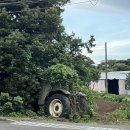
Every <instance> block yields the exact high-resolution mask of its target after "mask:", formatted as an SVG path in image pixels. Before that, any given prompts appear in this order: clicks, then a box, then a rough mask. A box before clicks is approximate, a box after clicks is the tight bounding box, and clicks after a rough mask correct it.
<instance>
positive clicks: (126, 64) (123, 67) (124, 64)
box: [98, 59, 130, 71]
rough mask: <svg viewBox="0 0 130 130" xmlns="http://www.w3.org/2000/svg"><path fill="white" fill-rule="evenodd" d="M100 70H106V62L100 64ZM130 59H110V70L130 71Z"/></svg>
mask: <svg viewBox="0 0 130 130" xmlns="http://www.w3.org/2000/svg"><path fill="white" fill-rule="evenodd" d="M98 68H99V69H100V70H103V71H105V62H104V61H103V62H101V63H100V64H99V65H98ZM129 70H130V59H127V60H108V71H129Z"/></svg>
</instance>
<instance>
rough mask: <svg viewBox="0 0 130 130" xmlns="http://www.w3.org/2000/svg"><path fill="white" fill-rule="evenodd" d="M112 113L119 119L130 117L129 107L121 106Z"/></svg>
mask: <svg viewBox="0 0 130 130" xmlns="http://www.w3.org/2000/svg"><path fill="white" fill-rule="evenodd" d="M112 115H114V116H115V117H117V118H120V119H130V107H129V106H127V107H126V106H121V107H120V108H119V109H117V110H115V111H114V112H113V113H112Z"/></svg>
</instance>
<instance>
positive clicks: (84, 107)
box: [79, 96, 88, 116]
mask: <svg viewBox="0 0 130 130" xmlns="http://www.w3.org/2000/svg"><path fill="white" fill-rule="evenodd" d="M79 109H80V110H79V113H80V115H81V116H84V115H86V114H87V113H88V101H87V99H86V98H85V97H83V96H81V97H80V99H79Z"/></svg>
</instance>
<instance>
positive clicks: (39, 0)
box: [0, 0, 99, 14]
mask: <svg viewBox="0 0 130 130" xmlns="http://www.w3.org/2000/svg"><path fill="white" fill-rule="evenodd" d="M7 1H8V0H7ZM98 1H99V0H87V1H81V2H77V3H68V4H66V5H69V6H71V5H77V4H83V3H87V2H90V3H91V4H92V5H93V6H96V5H97V3H98ZM8 2H9V1H8ZM38 2H44V1H43V0H38V1H37V2H36V1H27V2H26V4H35V3H38ZM11 4H16V5H20V4H21V5H23V4H22V3H21V2H12V3H11V2H9V3H3V2H1V1H0V7H3V6H4V5H5V6H8V5H11ZM1 5H2V6H1ZM40 9H41V10H42V9H46V8H40ZM26 11H29V10H23V11H12V12H11V11H10V12H8V13H9V14H13V13H22V12H26ZM1 13H2V12H1Z"/></svg>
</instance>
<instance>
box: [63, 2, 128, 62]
mask: <svg viewBox="0 0 130 130" xmlns="http://www.w3.org/2000/svg"><path fill="white" fill-rule="evenodd" d="M94 1H95V0H93V4H95V2H94ZM79 2H84V3H79ZM73 3H79V4H73ZM62 17H63V24H64V26H65V28H66V32H67V33H68V34H71V33H72V32H74V33H75V34H76V36H77V37H80V38H82V39H83V41H87V40H88V39H89V36H90V35H94V36H95V39H96V42H95V43H96V47H95V48H94V49H93V54H91V55H88V54H87V53H86V50H84V51H83V53H84V54H85V55H87V56H90V57H91V58H92V59H93V60H94V61H95V62H96V63H98V62H100V61H102V60H104V44H105V42H107V43H108V59H128V58H130V0H98V3H97V4H96V5H95V6H94V5H92V4H91V3H90V2H89V1H87V0H71V4H68V5H67V6H66V7H65V12H64V13H63V16H62Z"/></svg>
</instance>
